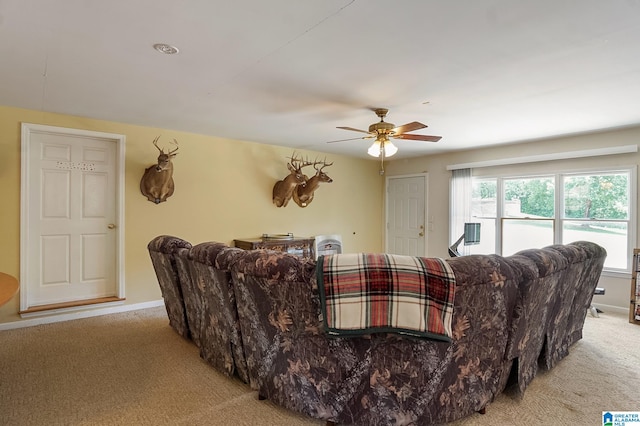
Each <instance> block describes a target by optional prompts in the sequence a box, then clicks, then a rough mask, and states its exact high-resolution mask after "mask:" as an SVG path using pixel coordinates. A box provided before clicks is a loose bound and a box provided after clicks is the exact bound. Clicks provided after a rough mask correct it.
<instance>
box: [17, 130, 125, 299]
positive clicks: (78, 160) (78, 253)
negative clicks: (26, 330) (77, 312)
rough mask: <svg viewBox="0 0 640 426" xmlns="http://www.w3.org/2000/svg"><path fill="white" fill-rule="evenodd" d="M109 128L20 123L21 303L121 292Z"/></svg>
mask: <svg viewBox="0 0 640 426" xmlns="http://www.w3.org/2000/svg"><path fill="white" fill-rule="evenodd" d="M25 126H26V127H25ZM112 136H113V135H111V136H110V135H108V134H102V133H95V132H83V131H74V130H71V129H60V128H52V127H49V126H36V125H23V141H22V143H23V152H22V155H23V183H22V187H23V197H22V198H23V199H22V202H23V205H22V207H23V212H22V221H23V222H22V229H21V234H22V235H21V245H22V247H21V254H22V255H21V282H22V289H21V291H22V293H23V295H22V297H21V309H22V310H27V309H29V308H33V307H37V306H41V305H50V304H57V303H64V302H75V301H83V300H88V299H99V298H104V297H123V287H122V285H121V277H122V275H121V274H120V273H119V266H120V263H121V256H120V254H119V250H120V244H119V240H121V238H120V237H121V232H120V229H119V227H121V225H122V217H121V213H122V212H121V210H120V209H119V206H120V205H121V203H119V197H120V192H121V191H120V185H119V176H118V175H119V161H120V158H119V151H121V149H120V148H122V147H121V146H119V144H120V142H123V141H124V139H123V138H124V137H120V136H117V135H116V137H115V138H114V137H112Z"/></svg>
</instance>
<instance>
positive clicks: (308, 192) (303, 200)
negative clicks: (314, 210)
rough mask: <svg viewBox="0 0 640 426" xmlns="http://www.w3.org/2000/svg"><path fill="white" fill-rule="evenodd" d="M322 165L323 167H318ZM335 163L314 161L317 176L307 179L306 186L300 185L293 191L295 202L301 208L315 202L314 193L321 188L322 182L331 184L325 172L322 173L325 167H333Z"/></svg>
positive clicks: (331, 180)
mask: <svg viewBox="0 0 640 426" xmlns="http://www.w3.org/2000/svg"><path fill="white" fill-rule="evenodd" d="M319 164H322V167H320V168H318V167H317V166H318V165H319ZM331 165H333V163H327V162H326V161H323V162H320V161H314V162H313V168H314V169H316V174H315V175H313V176H312V177H311V178H310V179H307V183H306V185H298V186H297V187H296V189H295V190H294V191H293V201H295V203H296V204H297V205H299V206H300V207H307V206H308V205H309V204H310V203H311V201H313V193H314V192H315V190H316V189H318V187H319V186H320V183H321V182H326V183H331V182H333V179H331V178H330V177H329V176H328V175H327V174H326V173H325V172H323V171H322V169H324V168H325V167H328V166H331Z"/></svg>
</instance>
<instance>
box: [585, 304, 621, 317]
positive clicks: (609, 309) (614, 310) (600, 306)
mask: <svg viewBox="0 0 640 426" xmlns="http://www.w3.org/2000/svg"><path fill="white" fill-rule="evenodd" d="M592 305H593V306H595V307H596V308H598V309H600V310H601V311H603V312H612V313H616V314H624V315H629V308H622V307H620V306H614V305H603V304H602V303H592Z"/></svg>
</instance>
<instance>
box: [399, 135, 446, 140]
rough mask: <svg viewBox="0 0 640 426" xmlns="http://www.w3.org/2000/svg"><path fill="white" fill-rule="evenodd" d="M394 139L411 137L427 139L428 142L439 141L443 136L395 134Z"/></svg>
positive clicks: (412, 138)
mask: <svg viewBox="0 0 640 426" xmlns="http://www.w3.org/2000/svg"><path fill="white" fill-rule="evenodd" d="M392 137H393V138H394V139H411V140H414V141H426V142H438V141H439V140H440V139H442V136H428V135H407V134H403V135H394V136H392Z"/></svg>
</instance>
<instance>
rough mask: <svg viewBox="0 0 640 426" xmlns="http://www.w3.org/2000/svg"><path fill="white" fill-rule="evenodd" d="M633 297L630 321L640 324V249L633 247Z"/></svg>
mask: <svg viewBox="0 0 640 426" xmlns="http://www.w3.org/2000/svg"><path fill="white" fill-rule="evenodd" d="M631 269H632V271H631V297H630V299H631V300H630V302H631V306H629V322H630V323H634V324H640V286H639V285H638V272H640V249H638V248H637V249H633V265H632V266H631Z"/></svg>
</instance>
